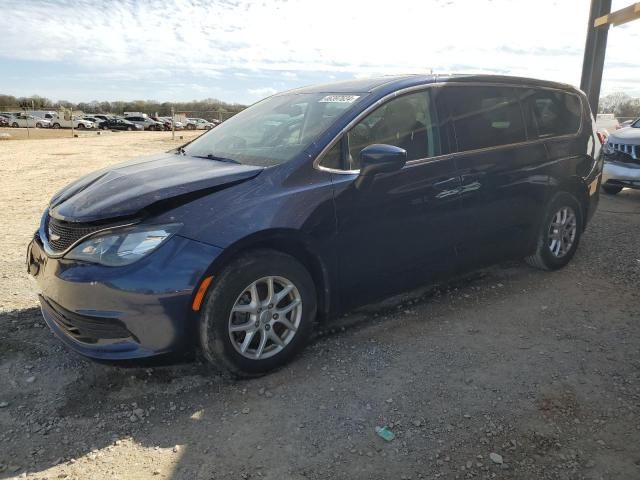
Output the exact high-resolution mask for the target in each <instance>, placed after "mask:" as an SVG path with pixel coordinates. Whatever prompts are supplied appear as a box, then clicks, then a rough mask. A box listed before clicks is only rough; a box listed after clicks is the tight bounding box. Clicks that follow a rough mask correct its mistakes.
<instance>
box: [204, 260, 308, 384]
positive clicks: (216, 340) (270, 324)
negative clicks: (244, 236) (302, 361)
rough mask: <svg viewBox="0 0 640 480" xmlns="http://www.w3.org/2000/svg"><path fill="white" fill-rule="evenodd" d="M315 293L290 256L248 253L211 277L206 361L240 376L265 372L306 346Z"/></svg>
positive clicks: (207, 317) (205, 320)
mask: <svg viewBox="0 0 640 480" xmlns="http://www.w3.org/2000/svg"><path fill="white" fill-rule="evenodd" d="M316 303H317V302H316V291H315V286H314V284H313V280H312V279H311V276H310V275H309V273H308V272H307V270H306V269H305V268H304V267H303V266H302V265H301V264H300V263H299V262H298V261H297V260H295V259H294V258H293V257H291V256H289V255H286V254H283V253H280V252H276V251H271V250H259V251H255V252H251V253H247V254H244V255H242V256H241V257H239V258H238V259H237V260H235V261H233V262H232V263H231V264H229V265H228V266H227V267H226V268H225V269H224V271H223V272H222V273H221V274H220V275H217V276H216V277H215V279H214V285H213V286H212V287H211V289H210V291H209V292H208V294H207V298H206V300H205V304H204V308H203V311H202V314H201V318H200V345H201V347H202V351H203V354H204V356H205V358H206V359H207V360H208V361H209V362H211V363H212V364H213V365H221V366H223V367H225V368H226V369H227V370H228V371H230V372H231V373H233V374H235V375H237V376H241V377H251V376H258V375H262V374H265V373H267V372H269V371H271V370H274V369H276V368H278V367H280V366H282V365H284V364H286V363H287V362H289V361H290V360H291V359H292V358H293V356H294V355H295V354H296V353H298V351H300V350H301V349H302V348H303V347H304V345H305V344H306V342H307V340H308V338H309V335H310V333H311V330H312V328H313V322H314V320H315V316H316Z"/></svg>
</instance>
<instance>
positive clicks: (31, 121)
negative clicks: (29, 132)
mask: <svg viewBox="0 0 640 480" xmlns="http://www.w3.org/2000/svg"><path fill="white" fill-rule="evenodd" d="M9 125H11V126H12V127H29V128H49V127H50V126H51V122H50V121H49V120H45V119H44V118H40V117H36V116H34V115H25V114H24V113H21V114H19V115H13V116H12V117H11V118H9Z"/></svg>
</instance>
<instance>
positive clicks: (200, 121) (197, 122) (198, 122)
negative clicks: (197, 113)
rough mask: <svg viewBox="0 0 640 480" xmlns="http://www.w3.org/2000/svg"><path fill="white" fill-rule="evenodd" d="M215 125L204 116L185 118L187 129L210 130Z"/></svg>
mask: <svg viewBox="0 0 640 480" xmlns="http://www.w3.org/2000/svg"><path fill="white" fill-rule="evenodd" d="M215 126H216V125H215V124H214V123H211V122H209V121H207V120H205V119H204V118H187V128H188V129H189V130H211V129H212V128H213V127H215Z"/></svg>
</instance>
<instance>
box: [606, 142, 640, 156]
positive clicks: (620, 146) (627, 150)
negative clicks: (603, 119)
mask: <svg viewBox="0 0 640 480" xmlns="http://www.w3.org/2000/svg"><path fill="white" fill-rule="evenodd" d="M609 148H610V150H614V151H616V152H620V153H624V154H626V155H629V156H630V157H631V158H632V159H633V160H638V159H640V145H629V144H628V143H614V142H609Z"/></svg>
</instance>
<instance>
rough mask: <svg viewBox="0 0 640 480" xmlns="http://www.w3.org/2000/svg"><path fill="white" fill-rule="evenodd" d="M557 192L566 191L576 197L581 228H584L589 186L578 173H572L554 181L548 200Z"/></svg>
mask: <svg viewBox="0 0 640 480" xmlns="http://www.w3.org/2000/svg"><path fill="white" fill-rule="evenodd" d="M558 192H567V193H570V194H572V195H573V196H574V197H576V199H577V200H578V203H579V204H580V207H581V210H582V211H581V212H580V214H581V216H582V229H583V230H584V229H585V228H586V223H587V218H588V214H589V186H588V185H587V184H586V182H585V180H584V179H583V178H582V177H580V176H578V175H572V176H570V177H566V178H564V179H562V180H561V181H557V182H555V188H554V190H553V194H552V195H551V197H550V198H549V200H551V198H553V196H554V195H555V194H556V193H558Z"/></svg>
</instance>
